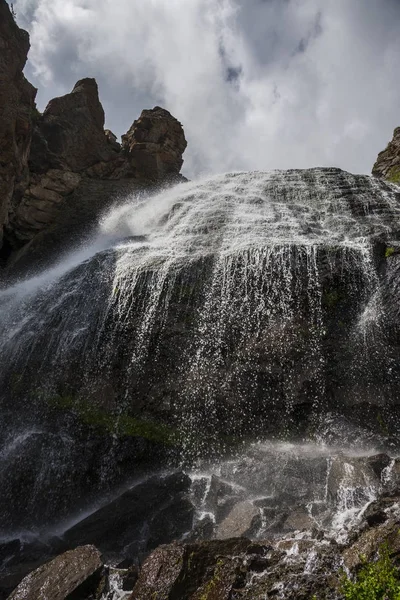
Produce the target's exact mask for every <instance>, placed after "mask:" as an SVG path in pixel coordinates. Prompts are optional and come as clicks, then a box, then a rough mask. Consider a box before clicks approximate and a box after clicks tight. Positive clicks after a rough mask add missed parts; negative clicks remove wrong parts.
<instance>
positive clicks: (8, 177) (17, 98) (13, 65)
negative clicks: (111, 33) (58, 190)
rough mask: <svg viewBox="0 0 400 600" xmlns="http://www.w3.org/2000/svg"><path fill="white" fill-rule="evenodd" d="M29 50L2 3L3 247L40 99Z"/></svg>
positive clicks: (0, 184)
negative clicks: (28, 70) (30, 76)
mask: <svg viewBox="0 0 400 600" xmlns="http://www.w3.org/2000/svg"><path fill="white" fill-rule="evenodd" d="M28 50H29V36H28V34H27V32H26V31H24V30H23V29H20V28H19V27H18V26H17V24H16V23H15V22H14V19H13V17H12V15H11V12H10V9H9V6H8V4H7V2H6V1H5V0H0V247H1V245H2V238H3V226H4V224H5V223H7V220H8V211H9V208H10V204H11V200H12V197H13V195H14V194H15V195H17V196H19V195H20V194H21V190H23V189H24V186H25V183H26V180H27V177H28V173H27V163H28V155H29V147H30V142H31V135H32V115H33V112H34V109H35V96H36V89H35V88H34V87H33V86H32V85H31V84H30V83H29V82H28V81H27V80H26V79H25V77H24V75H23V74H22V70H23V68H24V66H25V62H26V58H27V54H28Z"/></svg>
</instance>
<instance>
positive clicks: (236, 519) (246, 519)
mask: <svg viewBox="0 0 400 600" xmlns="http://www.w3.org/2000/svg"><path fill="white" fill-rule="evenodd" d="M259 521H260V511H259V509H258V508H257V507H256V506H254V504H253V503H252V502H250V501H249V500H243V502H239V503H238V504H236V505H235V506H234V507H233V509H232V510H231V511H230V513H229V514H228V516H227V517H226V518H225V519H224V520H223V521H222V522H221V523H220V525H219V526H218V528H217V531H216V537H217V538H218V539H221V540H224V539H228V538H232V537H240V536H246V535H251V533H252V531H253V530H254V529H255V528H256V527H257V525H259Z"/></svg>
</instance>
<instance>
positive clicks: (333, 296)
mask: <svg viewBox="0 0 400 600" xmlns="http://www.w3.org/2000/svg"><path fill="white" fill-rule="evenodd" d="M340 300H341V296H340V293H339V292H338V291H337V290H329V291H326V292H324V293H323V294H322V304H323V306H325V308H327V309H329V310H334V309H335V308H336V306H337V305H338V304H339V302H340Z"/></svg>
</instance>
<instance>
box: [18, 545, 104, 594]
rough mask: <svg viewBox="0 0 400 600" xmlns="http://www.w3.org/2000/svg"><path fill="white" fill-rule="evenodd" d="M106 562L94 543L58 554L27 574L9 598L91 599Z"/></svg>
mask: <svg viewBox="0 0 400 600" xmlns="http://www.w3.org/2000/svg"><path fill="white" fill-rule="evenodd" d="M102 567H103V563H102V560H101V555H100V552H99V551H98V550H97V549H96V548H95V547H94V546H82V547H79V548H76V549H75V550H70V551H68V552H65V553H64V554H61V555H60V556H57V557H56V558H55V559H53V560H52V561H50V562H49V563H47V564H45V565H43V566H41V567H39V568H38V569H36V570H35V571H33V572H32V573H30V574H29V575H27V576H26V577H25V578H24V579H23V580H22V581H21V583H20V584H19V585H18V587H17V588H16V589H15V590H14V591H13V592H12V594H11V595H10V597H9V600H67V599H70V598H72V594H74V598H77V599H78V598H81V599H82V600H83V599H84V598H88V597H89V594H90V592H91V593H93V592H94V591H95V590H96V588H97V586H98V584H99V580H100V575H101V570H102Z"/></svg>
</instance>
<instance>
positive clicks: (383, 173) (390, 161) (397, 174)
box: [372, 127, 400, 185]
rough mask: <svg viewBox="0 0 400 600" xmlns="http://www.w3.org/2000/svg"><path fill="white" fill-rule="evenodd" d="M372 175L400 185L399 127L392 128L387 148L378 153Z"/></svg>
mask: <svg viewBox="0 0 400 600" xmlns="http://www.w3.org/2000/svg"><path fill="white" fill-rule="evenodd" d="M372 175H375V176H376V177H382V178H383V179H386V180H387V181H390V182H391V183H396V184H397V185H400V127H397V128H396V129H395V130H394V133H393V139H392V141H391V142H389V144H388V146H387V148H386V149H385V150H383V151H382V152H380V153H379V154H378V158H377V160H376V163H375V164H374V166H373V169H372Z"/></svg>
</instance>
